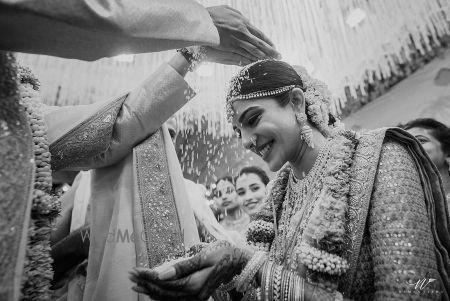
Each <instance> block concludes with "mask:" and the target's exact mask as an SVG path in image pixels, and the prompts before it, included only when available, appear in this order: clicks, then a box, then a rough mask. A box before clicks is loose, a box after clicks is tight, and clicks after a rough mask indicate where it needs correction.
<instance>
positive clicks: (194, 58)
mask: <svg viewBox="0 0 450 301" xmlns="http://www.w3.org/2000/svg"><path fill="white" fill-rule="evenodd" d="M177 52H179V53H180V54H181V55H182V56H184V58H185V59H186V61H188V63H189V71H191V72H192V71H194V70H195V69H196V68H197V66H198V65H199V64H200V63H201V62H202V61H203V60H204V58H205V52H206V49H205V47H203V46H190V47H187V48H186V47H184V48H181V49H177Z"/></svg>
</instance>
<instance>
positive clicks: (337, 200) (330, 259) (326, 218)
mask: <svg viewBox="0 0 450 301" xmlns="http://www.w3.org/2000/svg"><path fill="white" fill-rule="evenodd" d="M331 143H332V147H333V150H332V151H331V152H330V153H331V154H332V158H331V162H330V163H329V164H328V165H327V170H326V177H325V179H324V193H322V194H321V196H320V197H319V199H318V200H317V202H316V204H315V207H314V209H313V212H312V214H311V217H310V220H309V223H308V224H307V226H306V228H305V230H304V232H303V238H302V243H301V244H300V246H298V247H297V249H296V252H297V254H298V257H299V259H300V262H301V263H302V264H304V265H305V266H307V267H308V268H309V269H310V270H313V271H317V272H320V273H324V274H328V275H331V276H335V275H341V274H343V273H345V272H346V271H347V269H348V268H349V265H348V263H347V261H346V259H345V258H342V257H341V255H342V252H343V247H344V235H345V228H344V226H345V214H346V211H347V198H348V193H349V189H350V184H349V183H350V166H351V164H352V158H353V154H354V150H355V146H356V143H357V140H356V138H355V137H354V135H353V134H352V133H350V132H345V133H341V134H339V135H337V136H336V137H335V138H334V139H333V141H332V142H331ZM290 172H291V167H290V166H285V167H284V168H283V169H282V170H281V171H280V172H279V173H278V175H277V177H276V179H275V182H274V185H273V188H272V191H271V193H270V195H269V200H268V204H269V205H268V206H267V207H266V208H264V209H263V210H262V211H261V212H260V213H258V214H257V215H256V217H255V220H254V221H252V222H251V223H250V225H249V228H248V232H247V240H248V241H249V244H252V245H257V244H258V243H268V241H269V240H270V239H272V241H273V237H274V236H275V235H273V234H272V231H273V229H274V224H275V223H274V221H275V219H274V218H273V214H272V212H271V211H272V210H273V209H275V212H276V215H277V219H276V220H279V218H278V217H279V216H280V215H281V207H282V206H281V205H282V203H283V200H284V195H285V193H286V189H287V183H288V178H289V174H290ZM269 228H272V231H269V230H268V229H269ZM263 232H265V233H264V234H263ZM272 241H270V243H271V242H272Z"/></svg>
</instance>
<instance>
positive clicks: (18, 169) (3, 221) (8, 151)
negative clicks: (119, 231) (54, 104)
mask: <svg viewBox="0 0 450 301" xmlns="http://www.w3.org/2000/svg"><path fill="white" fill-rule="evenodd" d="M17 85H18V79H17V68H16V64H15V58H14V56H13V55H12V54H11V53H5V52H0V271H1V273H0V300H12V299H17V297H18V293H19V289H20V279H17V277H13V276H14V275H21V271H22V265H23V256H24V254H25V250H24V249H23V248H25V246H26V243H25V241H26V235H27V231H25V232H24V230H25V229H27V227H28V219H29V214H30V213H29V209H30V207H29V205H30V195H31V194H30V193H31V189H32V183H33V172H34V162H33V157H34V153H33V148H32V145H33V144H32V138H31V129H30V126H29V124H28V121H27V116H26V113H25V111H24V110H23V108H21V107H20V106H19V98H18V97H19V95H18V87H17ZM15 272H18V273H17V274H16V273H15Z"/></svg>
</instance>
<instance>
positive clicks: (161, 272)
mask: <svg viewBox="0 0 450 301" xmlns="http://www.w3.org/2000/svg"><path fill="white" fill-rule="evenodd" d="M250 258H251V254H250V252H249V251H247V250H243V249H240V248H237V247H234V246H232V245H231V244H230V243H228V242H226V241H219V242H216V243H213V244H211V245H209V246H208V247H207V248H205V249H204V250H202V251H201V252H200V253H198V254H197V255H195V256H194V257H192V258H190V259H187V260H184V261H180V262H177V263H175V264H174V265H170V266H162V267H158V268H155V269H153V270H149V269H142V268H137V269H135V271H133V272H131V277H130V279H131V280H132V281H133V282H135V283H136V284H137V286H135V287H133V289H134V290H135V291H137V292H138V293H143V294H146V295H149V296H150V297H151V298H153V299H155V300H167V301H170V300H176V301H181V300H207V299H208V298H209V296H210V295H211V294H212V293H213V292H214V290H216V289H217V288H218V287H219V285H220V284H222V283H227V282H230V281H231V280H232V278H233V277H234V276H235V275H238V274H240V273H241V272H242V270H243V268H244V267H245V265H246V264H247V262H248V261H249V260H250Z"/></svg>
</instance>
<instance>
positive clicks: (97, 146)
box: [50, 95, 128, 170]
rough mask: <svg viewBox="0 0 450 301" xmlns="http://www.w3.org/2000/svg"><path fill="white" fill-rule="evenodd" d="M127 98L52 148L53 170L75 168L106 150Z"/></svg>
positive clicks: (120, 99) (60, 140)
mask: <svg viewBox="0 0 450 301" xmlns="http://www.w3.org/2000/svg"><path fill="white" fill-rule="evenodd" d="M127 96H128V95H124V96H122V97H119V98H117V99H116V100H114V101H112V102H110V103H108V104H107V105H106V106H105V107H104V108H102V109H101V110H99V111H98V112H96V113H95V114H94V115H93V116H91V117H89V118H88V119H86V120H84V121H83V122H82V123H80V124H79V125H77V126H76V127H74V128H73V129H71V130H70V131H69V132H67V133H66V134H64V136H62V137H61V138H59V139H58V140H56V141H55V142H54V143H52V145H50V153H51V154H52V169H53V170H59V169H62V168H68V167H73V166H76V165H77V163H79V162H83V160H86V159H90V158H92V157H95V156H97V155H99V154H100V153H101V152H103V151H105V150H106V149H107V148H108V146H109V141H110V139H111V135H112V132H113V126H114V123H115V122H116V117H117V114H118V113H119V111H120V109H121V108H122V104H123V102H124V101H125V99H126V98H127Z"/></svg>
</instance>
